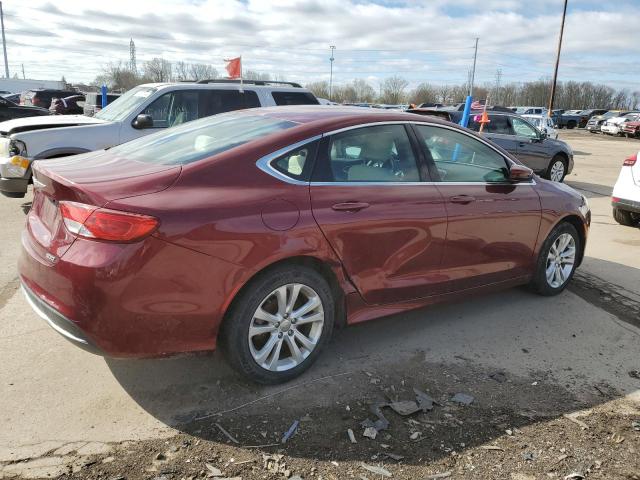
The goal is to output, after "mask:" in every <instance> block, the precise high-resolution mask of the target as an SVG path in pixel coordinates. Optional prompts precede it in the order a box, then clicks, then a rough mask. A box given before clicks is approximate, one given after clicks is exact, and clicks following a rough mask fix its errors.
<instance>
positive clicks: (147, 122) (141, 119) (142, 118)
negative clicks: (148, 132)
mask: <svg viewBox="0 0 640 480" xmlns="http://www.w3.org/2000/svg"><path fill="white" fill-rule="evenodd" d="M131 126H132V127H133V128H137V129H138V130H141V129H143V128H151V127H153V118H152V117H151V115H145V114H140V115H138V116H137V117H136V118H135V120H134V121H133V122H131Z"/></svg>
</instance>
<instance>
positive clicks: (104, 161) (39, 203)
mask: <svg viewBox="0 0 640 480" xmlns="http://www.w3.org/2000/svg"><path fill="white" fill-rule="evenodd" d="M180 171H181V167H180V166H174V165H156V164H151V163H143V162H138V161H132V160H126V159H123V158H119V157H116V156H114V155H110V154H109V152H108V151H101V152H92V153H88V154H83V155H75V156H72V157H64V158H59V159H53V160H44V161H36V162H34V164H33V185H34V195H33V203H32V206H31V210H30V211H29V214H28V216H27V231H28V235H29V236H30V239H31V243H32V247H33V249H34V250H35V251H36V252H37V253H38V254H39V255H40V256H41V258H42V259H45V260H46V261H48V262H54V261H55V260H56V259H57V258H59V257H61V256H62V255H64V253H65V252H66V251H67V250H68V248H69V247H70V246H71V245H72V244H73V242H74V241H75V239H76V236H75V235H73V234H72V233H70V232H69V231H68V230H67V228H66V227H65V225H64V221H63V218H62V214H61V212H60V202H61V201H71V202H78V203H82V204H86V205H92V206H96V207H103V206H105V205H106V204H107V203H108V202H109V201H111V200H116V199H120V198H125V197H133V196H139V195H148V194H151V193H155V192H159V191H161V190H164V189H166V188H168V187H169V186H171V184H173V182H175V180H176V179H177V178H178V176H179V175H180ZM133 213H135V212H133Z"/></svg>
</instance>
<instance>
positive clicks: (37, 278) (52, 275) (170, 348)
mask: <svg viewBox="0 0 640 480" xmlns="http://www.w3.org/2000/svg"><path fill="white" fill-rule="evenodd" d="M46 253H48V252H47V251H46V250H44V249H43V248H42V246H41V245H39V244H38V243H37V242H36V241H35V240H34V239H33V237H32V234H31V232H30V231H29V230H28V228H27V229H26V230H24V231H23V234H22V251H21V254H20V257H19V260H18V271H19V274H20V279H21V281H22V283H23V285H25V287H26V288H25V294H26V296H27V299H28V301H29V303H30V304H31V306H32V308H33V309H34V310H35V311H36V313H38V315H40V316H41V317H42V318H44V319H45V320H46V321H47V323H49V325H51V327H52V328H53V329H54V330H56V331H57V332H58V333H60V334H62V335H63V336H65V337H66V338H67V339H69V340H71V341H72V342H73V343H75V344H76V345H78V346H79V347H81V348H84V349H85V350H89V351H92V352H94V353H100V354H102V355H105V356H109V357H122V358H144V357H158V356H164V355H171V354H176V353H184V352H193V351H202V350H214V349H215V347H216V338H217V333H218V328H219V326H220V322H221V320H222V318H223V314H224V310H225V308H226V306H227V305H228V299H229V298H230V297H231V296H232V294H233V292H234V291H235V285H234V282H233V280H234V279H235V278H236V275H241V271H240V270H241V269H240V267H238V266H236V265H234V264H230V263H228V262H224V261H221V260H218V259H216V258H214V257H210V256H208V255H204V254H201V253H197V252H194V251H193V250H190V249H187V248H184V247H180V246H177V245H174V244H171V243H168V242H165V241H164V240H160V239H158V238H155V237H149V238H147V239H145V240H144V241H142V242H138V243H133V244H115V243H107V242H97V241H91V240H85V239H81V238H78V239H76V240H75V241H74V242H73V243H72V245H71V246H70V247H69V248H68V250H66V252H65V253H63V254H61V256H60V257H55V256H54V255H51V254H50V255H48V256H47V255H46Z"/></svg>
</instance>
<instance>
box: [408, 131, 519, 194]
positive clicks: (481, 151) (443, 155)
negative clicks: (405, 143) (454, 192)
mask: <svg viewBox="0 0 640 480" xmlns="http://www.w3.org/2000/svg"><path fill="white" fill-rule="evenodd" d="M416 130H417V132H418V137H419V139H420V141H422V142H423V144H424V146H425V149H426V152H425V153H426V154H427V158H429V157H431V159H432V160H433V162H434V164H435V166H436V169H437V171H438V175H439V177H440V179H439V180H440V182H443V183H451V182H473V183H476V182H477V183H495V182H505V181H507V179H508V178H509V168H508V166H507V161H506V160H505V158H504V157H503V156H502V155H500V154H499V153H498V152H496V151H495V150H493V149H492V148H490V147H489V146H487V145H485V144H484V143H482V142H481V141H480V140H476V139H475V138H473V137H470V136H469V135H466V134H464V133H461V132H458V131H455V130H450V129H448V128H442V127H431V126H426V125H416Z"/></svg>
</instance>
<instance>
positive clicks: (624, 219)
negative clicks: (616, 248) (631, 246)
mask: <svg viewBox="0 0 640 480" xmlns="http://www.w3.org/2000/svg"><path fill="white" fill-rule="evenodd" d="M613 219H614V220H615V221H616V222H618V223H619V224H620V225H624V226H625V227H633V226H635V225H636V224H637V223H638V219H637V217H635V216H634V215H633V213H631V212H629V211H627V210H621V209H619V208H616V207H613Z"/></svg>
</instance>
